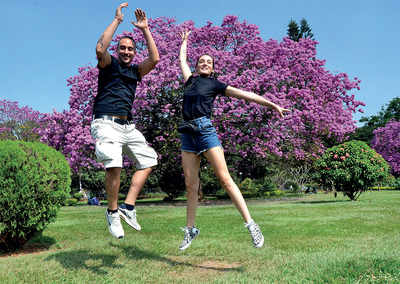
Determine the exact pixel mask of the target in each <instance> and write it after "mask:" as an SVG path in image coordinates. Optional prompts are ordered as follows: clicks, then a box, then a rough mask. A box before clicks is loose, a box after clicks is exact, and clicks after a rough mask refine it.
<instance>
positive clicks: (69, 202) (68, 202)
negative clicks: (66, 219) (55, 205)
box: [64, 198, 78, 206]
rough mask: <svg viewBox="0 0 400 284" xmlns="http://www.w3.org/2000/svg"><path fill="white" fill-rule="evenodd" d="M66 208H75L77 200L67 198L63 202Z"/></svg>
mask: <svg viewBox="0 0 400 284" xmlns="http://www.w3.org/2000/svg"><path fill="white" fill-rule="evenodd" d="M64 204H65V205H66V206H75V205H76V204H78V199H76V198H68V199H66V200H65V203H64Z"/></svg>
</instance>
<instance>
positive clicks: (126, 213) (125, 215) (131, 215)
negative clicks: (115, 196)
mask: <svg viewBox="0 0 400 284" xmlns="http://www.w3.org/2000/svg"><path fill="white" fill-rule="evenodd" d="M118 213H119V215H120V216H121V217H122V219H123V220H124V221H125V222H126V223H127V224H128V225H129V226H131V227H132V228H134V229H135V230H138V231H140V230H141V229H142V227H141V226H140V225H139V223H138V222H137V220H136V209H133V210H128V209H127V208H126V206H125V204H121V205H120V206H119V207H118Z"/></svg>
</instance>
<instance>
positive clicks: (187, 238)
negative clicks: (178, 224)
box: [181, 227, 190, 242]
mask: <svg viewBox="0 0 400 284" xmlns="http://www.w3.org/2000/svg"><path fill="white" fill-rule="evenodd" d="M181 230H182V231H183V232H185V236H184V237H183V240H184V241H186V242H188V241H189V240H190V232H189V228H187V227H184V228H181Z"/></svg>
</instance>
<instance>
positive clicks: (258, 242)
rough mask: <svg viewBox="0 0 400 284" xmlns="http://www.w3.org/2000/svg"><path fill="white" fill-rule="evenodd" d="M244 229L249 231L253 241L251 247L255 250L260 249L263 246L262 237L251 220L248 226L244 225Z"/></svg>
mask: <svg viewBox="0 0 400 284" xmlns="http://www.w3.org/2000/svg"><path fill="white" fill-rule="evenodd" d="M245 227H246V228H247V229H248V230H249V233H250V235H251V238H252V240H253V245H254V246H255V247H256V248H260V247H262V246H263V245H264V236H263V234H262V232H261V230H260V227H259V226H258V225H257V224H256V223H255V222H254V221H253V220H251V221H250V222H249V223H248V224H245Z"/></svg>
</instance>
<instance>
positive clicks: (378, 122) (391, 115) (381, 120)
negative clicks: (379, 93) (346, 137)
mask: <svg viewBox="0 0 400 284" xmlns="http://www.w3.org/2000/svg"><path fill="white" fill-rule="evenodd" d="M389 120H396V121H400V97H395V98H394V99H392V100H391V101H390V102H389V104H387V105H384V106H383V107H382V108H381V111H380V112H379V113H378V114H377V115H371V116H370V117H362V118H361V119H360V122H364V125H363V126H362V127H359V128H357V129H356V131H355V132H354V134H353V135H352V138H351V139H352V140H361V141H364V142H366V143H368V144H370V142H371V140H372V138H373V137H374V133H373V132H374V130H375V129H377V128H379V127H384V126H385V125H386V123H387V122H389Z"/></svg>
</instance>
